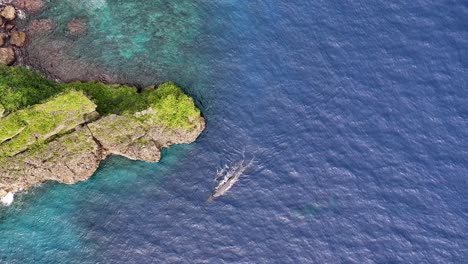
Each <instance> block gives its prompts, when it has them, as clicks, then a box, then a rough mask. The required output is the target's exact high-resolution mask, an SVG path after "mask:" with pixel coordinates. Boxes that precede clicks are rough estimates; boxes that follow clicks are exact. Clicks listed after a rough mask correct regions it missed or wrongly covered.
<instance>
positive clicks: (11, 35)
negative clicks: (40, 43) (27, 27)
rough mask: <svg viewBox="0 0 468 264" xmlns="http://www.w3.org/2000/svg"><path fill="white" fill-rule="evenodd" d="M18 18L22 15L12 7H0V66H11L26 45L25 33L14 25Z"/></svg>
mask: <svg viewBox="0 0 468 264" xmlns="http://www.w3.org/2000/svg"><path fill="white" fill-rule="evenodd" d="M18 16H20V17H21V16H23V13H22V11H21V10H17V9H16V8H15V7H14V6H13V5H0V64H4V65H12V64H13V63H14V62H15V61H16V60H17V56H18V55H19V54H21V52H20V49H21V48H23V47H24V45H25V44H26V33H25V32H24V31H19V30H18V29H17V27H16V24H15V19H16V18H17V17H18Z"/></svg>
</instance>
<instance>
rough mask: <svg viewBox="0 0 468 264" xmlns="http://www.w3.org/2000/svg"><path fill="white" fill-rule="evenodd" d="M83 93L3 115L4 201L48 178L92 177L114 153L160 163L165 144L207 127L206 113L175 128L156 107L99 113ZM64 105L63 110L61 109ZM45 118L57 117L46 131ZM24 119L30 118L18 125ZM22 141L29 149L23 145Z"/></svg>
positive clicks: (0, 178)
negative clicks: (156, 118) (160, 116)
mask: <svg viewBox="0 0 468 264" xmlns="http://www.w3.org/2000/svg"><path fill="white" fill-rule="evenodd" d="M70 96H72V97H70ZM83 96H84V95H83V94H82V93H81V92H74V91H71V92H69V93H67V94H65V95H61V96H58V97H56V98H55V99H52V100H50V101H49V102H46V103H44V104H40V105H36V106H33V107H32V108H28V109H26V110H21V111H19V112H15V113H16V115H18V116H19V117H17V116H15V113H13V114H10V115H8V116H6V117H3V118H0V202H3V203H4V204H7V202H9V201H10V198H11V199H12V197H13V194H14V193H16V192H19V191H21V190H25V189H28V188H30V187H32V186H34V185H37V184H39V183H42V182H44V181H50V180H52V181H57V182H60V183H66V184H73V183H76V182H78V181H83V180H86V179H88V178H89V177H91V176H92V175H93V173H94V172H95V171H96V170H97V168H98V167H99V164H100V162H101V161H102V160H104V159H105V158H106V157H108V156H109V155H121V156H124V157H127V158H129V159H133V160H142V161H146V162H157V161H159V160H160V158H161V149H162V148H164V147H168V146H170V145H172V144H182V143H191V142H193V141H195V140H196V138H197V137H198V136H199V135H200V133H201V132H202V131H203V129H204V128H205V121H204V119H203V117H201V116H198V117H195V118H192V119H191V120H190V123H189V125H188V126H187V127H183V128H177V129H174V128H169V127H167V126H166V125H164V123H161V122H155V121H154V120H153V119H152V118H151V117H152V116H155V115H156V114H157V112H156V111H154V110H153V109H152V108H151V107H150V108H149V109H147V110H145V111H142V112H139V113H135V114H133V115H130V114H125V115H115V114H111V115H108V116H104V117H99V114H97V112H95V109H96V105H94V104H93V103H92V102H91V101H89V100H88V99H86V98H85V97H83ZM67 98H72V99H73V101H72V100H71V99H70V100H69V99H67ZM72 102H79V104H76V105H74V104H73V103H72ZM60 105H63V106H60ZM58 107H62V108H63V109H62V110H61V111H59V112H58V110H57V109H58ZM2 109H3V108H2ZM44 111H45V112H44ZM63 111H65V112H63ZM23 112H24V113H23ZM42 116H44V117H49V116H50V117H53V118H52V119H53V120H54V121H53V122H52V124H48V125H47V130H45V131H44V130H39V128H40V127H41V125H39V124H38V122H36V121H37V120H39V121H41V122H44V121H45V120H44V119H42ZM22 117H25V118H29V119H25V120H20V122H19V123H18V119H21V118H22ZM31 118H32V119H33V120H31ZM10 119H11V120H10ZM12 120H13V121H15V122H13V121H12ZM35 120H36V121H35ZM10 121H12V122H10ZM2 135H3V136H2ZM25 135H26V136H25ZM29 135H34V136H33V137H30V136H29ZM2 138H3V139H2ZM28 140H29V141H28ZM1 142H3V143H1ZM18 142H19V143H21V144H27V147H21V146H20V147H17V145H18ZM35 142H43V143H41V144H36V143H35ZM12 146H13V147H12ZM14 146H16V147H14ZM2 155H3V156H2ZM2 198H3V200H2Z"/></svg>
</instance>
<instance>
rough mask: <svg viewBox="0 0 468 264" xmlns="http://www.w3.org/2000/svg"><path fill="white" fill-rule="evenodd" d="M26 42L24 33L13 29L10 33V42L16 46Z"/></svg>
mask: <svg viewBox="0 0 468 264" xmlns="http://www.w3.org/2000/svg"><path fill="white" fill-rule="evenodd" d="M25 43H26V33H24V32H20V31H15V32H12V33H11V35H10V44H11V45H15V46H17V47H23V46H24V44H25Z"/></svg>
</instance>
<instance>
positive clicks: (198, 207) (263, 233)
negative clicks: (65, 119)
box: [0, 0, 468, 264]
mask: <svg viewBox="0 0 468 264" xmlns="http://www.w3.org/2000/svg"><path fill="white" fill-rule="evenodd" d="M48 3H49V4H48V8H47V9H46V10H44V12H42V13H40V14H37V17H38V18H52V19H54V20H55V22H56V24H57V27H56V29H55V30H54V31H53V32H52V33H51V34H50V35H48V36H45V37H43V38H42V39H40V41H39V42H37V43H34V44H35V45H37V46H39V47H41V48H43V49H46V48H50V49H54V48H60V47H62V48H61V49H60V50H61V51H62V52H63V53H64V54H61V55H60V56H64V57H67V59H66V60H65V59H64V58H62V57H60V59H61V60H62V61H65V65H62V66H60V63H59V62H58V60H56V58H48V59H50V61H49V60H46V62H47V64H49V63H50V64H53V65H46V66H47V67H45V68H42V69H41V70H44V69H52V70H56V69H57V68H59V69H60V70H56V71H55V73H58V74H60V73H65V74H67V73H72V72H77V71H83V70H86V68H90V70H89V75H88V72H86V74H82V75H80V77H82V78H84V77H89V76H91V77H94V75H93V74H92V73H93V72H94V71H96V69H95V68H93V67H95V66H98V67H99V68H100V69H103V70H106V71H108V72H110V74H113V75H115V76H117V77H116V80H119V81H124V82H128V83H133V84H138V85H140V86H144V85H147V84H150V83H159V82H162V81H165V80H173V81H175V82H176V83H178V84H180V85H181V86H182V87H183V88H184V89H185V90H186V91H187V92H189V93H190V94H191V95H193V96H194V98H195V99H196V102H197V104H198V106H199V107H200V108H201V109H202V111H203V114H204V115H205V117H206V119H207V128H206V131H205V132H204V133H203V134H202V135H201V137H200V138H199V139H198V140H197V141H196V142H195V143H194V144H191V145H186V146H177V147H173V148H171V149H169V150H168V151H167V153H164V156H163V160H162V162H161V163H159V164H145V163H142V162H132V161H128V160H125V159H122V158H112V159H110V160H108V161H106V162H105V163H104V164H103V167H102V168H101V169H100V170H99V171H98V172H97V173H96V175H95V176H94V177H93V178H91V179H90V180H89V181H87V182H83V183H79V184H77V185H73V186H66V185H59V184H53V183H47V184H44V185H43V186H40V187H38V188H35V189H33V190H31V191H30V192H28V193H26V194H24V195H20V196H19V197H18V199H17V201H16V203H15V204H14V205H13V206H12V207H10V208H8V209H1V211H0V234H1V236H0V262H4V263H21V264H22V263H138V264H140V263H216V264H218V263H281V264H283V263H359V264H361V263H418V264H419V263H465V262H466V259H467V256H468V252H467V248H468V235H467V234H468V217H467V216H468V213H467V212H468V207H467V205H468V193H467V190H468V181H467V177H466V175H467V174H468V166H467V164H468V155H467V152H466V149H468V141H467V140H466V139H467V138H468V121H467V120H468V112H467V108H466V105H467V102H468V93H466V83H467V80H466V76H467V74H466V72H467V70H466V69H467V68H468V64H467V62H468V57H467V56H468V53H467V52H466V48H465V47H468V38H467V34H466V29H467V28H468V21H467V20H466V13H467V10H468V7H467V5H466V1H450V2H441V1H403V0H401V1H399V0H396V1H391V2H389V1H383V0H381V1H380V0H376V1H367V2H363V1H342V0H327V1H299V0H296V1H280V0H259V1H233V0H213V1H204V0H194V1H188V0H172V1H169V0H167V1H163V0H151V1H120V0H106V1H105V0H93V1H91V0H88V1H71V0H70V1H65V0H62V1H49V2H48ZM74 17H80V18H86V19H88V22H89V29H88V35H86V36H85V37H82V38H76V37H70V36H68V35H67V34H66V32H65V27H66V23H68V21H69V20H70V19H72V18H74ZM32 19H34V18H32ZM49 46H50V47H49ZM35 51H36V52H37V51H38V50H35ZM39 51H40V49H39ZM49 51H50V50H49ZM49 51H48V52H49ZM48 54H49V53H48ZM50 54H54V53H53V52H52V53H50ZM29 55H30V56H31V57H33V56H34V55H37V54H29ZM70 58H72V59H73V60H74V62H79V63H81V64H76V63H75V64H73V63H72V62H70ZM71 65H72V66H73V67H72V66H71ZM77 65H78V66H80V67H75V66H77ZM83 65H86V66H88V67H83ZM63 69H65V70H64V71H61V70H63ZM91 77H89V78H91ZM110 79H112V78H110ZM252 157H254V160H255V162H254V165H253V166H252V168H251V169H249V170H248V171H246V172H245V175H244V177H243V178H241V180H240V181H239V182H238V184H236V186H234V188H233V189H232V190H231V191H230V192H229V194H228V195H226V196H225V197H222V198H220V199H219V200H217V201H216V202H214V203H208V202H206V200H207V198H208V196H209V194H210V192H211V191H212V188H213V177H214V176H215V175H216V171H217V169H219V168H221V167H222V166H223V165H224V164H227V165H228V166H230V165H232V164H235V163H236V162H238V161H239V160H242V159H250V158H252Z"/></svg>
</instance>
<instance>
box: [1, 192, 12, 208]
mask: <svg viewBox="0 0 468 264" xmlns="http://www.w3.org/2000/svg"><path fill="white" fill-rule="evenodd" d="M14 199H15V195H14V194H13V193H12V192H9V193H7V194H6V195H5V196H3V197H2V199H0V202H2V204H3V205H4V206H10V205H11V204H12V203H13V200H14Z"/></svg>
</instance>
